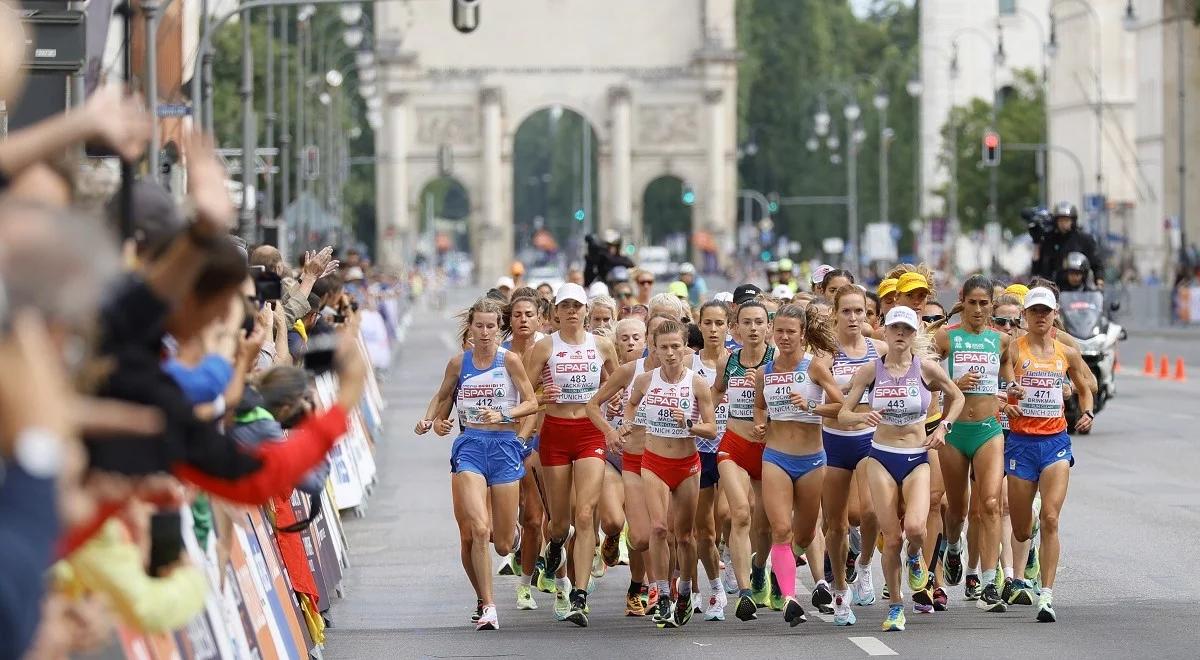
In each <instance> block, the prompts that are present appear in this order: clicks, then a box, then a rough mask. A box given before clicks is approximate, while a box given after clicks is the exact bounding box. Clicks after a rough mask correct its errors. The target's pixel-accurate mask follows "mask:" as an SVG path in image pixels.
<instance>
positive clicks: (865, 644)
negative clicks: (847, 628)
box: [846, 637, 896, 655]
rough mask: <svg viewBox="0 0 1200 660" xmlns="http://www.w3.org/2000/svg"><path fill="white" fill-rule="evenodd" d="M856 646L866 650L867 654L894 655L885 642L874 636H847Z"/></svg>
mask: <svg viewBox="0 0 1200 660" xmlns="http://www.w3.org/2000/svg"><path fill="white" fill-rule="evenodd" d="M846 639H849V640H850V641H851V642H854V645H855V646H857V647H858V648H860V649H862V650H863V651H866V653H867V655H896V652H895V651H893V650H892V649H891V647H889V646H888V645H887V644H884V643H883V642H881V641H879V640H878V639H876V638H874V637H847V638H846Z"/></svg>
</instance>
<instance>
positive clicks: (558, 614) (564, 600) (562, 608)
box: [554, 589, 571, 621]
mask: <svg viewBox="0 0 1200 660" xmlns="http://www.w3.org/2000/svg"><path fill="white" fill-rule="evenodd" d="M570 613H571V599H570V597H568V596H567V591H566V590H565V589H564V590H562V591H556V592H555V593H554V618H555V619H557V620H559V621H566V620H567V615H569V614H570Z"/></svg>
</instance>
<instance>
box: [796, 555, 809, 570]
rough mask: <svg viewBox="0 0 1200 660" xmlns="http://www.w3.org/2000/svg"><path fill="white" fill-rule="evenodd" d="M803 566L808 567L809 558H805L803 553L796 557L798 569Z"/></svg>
mask: <svg viewBox="0 0 1200 660" xmlns="http://www.w3.org/2000/svg"><path fill="white" fill-rule="evenodd" d="M801 566H808V557H806V556H804V553H803V552H802V553H800V554H798V555H796V568H800V567H801Z"/></svg>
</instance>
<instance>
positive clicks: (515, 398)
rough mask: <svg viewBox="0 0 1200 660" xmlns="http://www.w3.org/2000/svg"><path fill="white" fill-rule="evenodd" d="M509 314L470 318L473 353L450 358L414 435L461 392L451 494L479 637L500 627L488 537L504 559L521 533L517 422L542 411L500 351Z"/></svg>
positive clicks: (512, 358) (486, 302)
mask: <svg viewBox="0 0 1200 660" xmlns="http://www.w3.org/2000/svg"><path fill="white" fill-rule="evenodd" d="M503 314H504V309H503V307H502V306H501V305H500V303H499V302H497V301H494V300H491V299H487V298H484V299H481V300H479V301H478V302H476V303H475V304H474V305H472V306H471V308H470V309H469V310H467V312H466V314H465V321H466V325H467V327H468V328H469V330H470V334H471V342H472V345H473V346H474V348H472V349H471V350H468V351H467V352H465V353H462V354H461V355H456V356H454V357H452V358H450V361H449V362H448V363H447V364H446V372H445V375H444V376H443V378H442V384H441V386H440V387H439V388H438V391H437V392H436V393H435V394H434V396H433V399H432V400H431V401H430V402H429V407H428V409H427V410H426V413H425V417H424V418H422V419H421V421H419V422H417V427H416V433H417V435H423V434H425V433H426V432H428V431H429V430H430V429H431V428H433V423H434V418H435V416H436V415H435V413H436V412H437V409H438V407H439V405H440V402H441V401H442V400H443V399H445V398H449V397H451V396H455V395H454V392H455V389H457V391H458V394H457V397H456V402H455V405H456V406H457V407H458V410H459V411H460V414H461V415H462V416H463V419H464V420H465V421H464V424H463V426H464V429H463V433H462V435H460V436H458V439H457V440H455V441H454V446H453V448H452V449H451V450H450V470H451V472H452V473H453V475H454V476H453V477H452V478H451V488H452V493H453V498H454V518H455V520H457V522H458V533H459V544H460V548H461V556H462V563H463V569H464V570H465V571H466V573H467V579H468V580H470V581H471V586H472V587H474V589H475V594H476V596H477V598H478V599H479V600H480V601H482V602H483V607H482V611H481V612H480V617H479V620H478V621H477V622H476V624H475V629H476V630H496V629H498V628H499V627H500V621H499V619H498V618H497V616H496V603H495V600H494V599H493V594H492V573H491V564H490V562H489V561H488V555H487V544H488V539H489V537H490V538H491V539H492V543H493V544H494V545H495V548H496V553H497V554H499V555H500V556H502V557H503V556H505V555H507V554H508V553H509V552H511V551H512V548H513V545H514V541H515V540H516V538H517V536H518V535H519V533H520V529H519V528H518V527H517V504H518V498H519V490H518V485H517V482H519V481H520V480H521V477H522V476H524V474H525V466H524V465H523V464H522V462H521V457H522V454H523V450H524V447H523V446H522V443H521V442H520V441H518V440H517V436H516V422H515V420H517V419H519V418H522V417H525V416H527V415H532V414H533V413H535V412H537V409H538V402H537V400H536V399H535V398H534V394H533V386H532V385H530V384H529V379H528V378H526V377H525V369H524V367H523V366H522V365H521V360H520V358H518V357H517V356H516V355H514V354H513V353H512V352H510V351H506V350H504V349H503V348H500V346H499V342H498V339H499V335H500V322H501V319H502V317H503ZM489 509H490V514H489Z"/></svg>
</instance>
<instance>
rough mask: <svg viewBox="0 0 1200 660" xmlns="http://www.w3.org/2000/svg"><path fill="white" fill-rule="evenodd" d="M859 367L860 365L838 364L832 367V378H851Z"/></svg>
mask: <svg viewBox="0 0 1200 660" xmlns="http://www.w3.org/2000/svg"><path fill="white" fill-rule="evenodd" d="M860 366H862V365H859V364H850V363H848V362H838V363H835V364H834V365H833V375H834V376H853V375H854V372H856V371H858V368H859V367H860Z"/></svg>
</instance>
